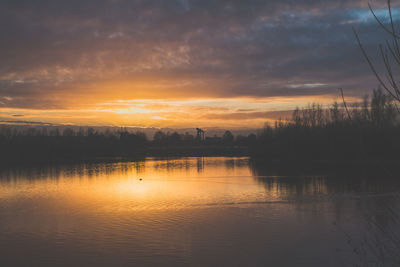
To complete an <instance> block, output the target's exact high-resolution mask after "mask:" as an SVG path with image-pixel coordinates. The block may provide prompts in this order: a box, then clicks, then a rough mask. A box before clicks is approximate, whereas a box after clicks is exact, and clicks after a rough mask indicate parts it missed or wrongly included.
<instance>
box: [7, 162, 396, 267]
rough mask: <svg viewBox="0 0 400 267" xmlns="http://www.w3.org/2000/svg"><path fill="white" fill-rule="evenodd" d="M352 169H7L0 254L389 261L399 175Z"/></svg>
mask: <svg viewBox="0 0 400 267" xmlns="http://www.w3.org/2000/svg"><path fill="white" fill-rule="evenodd" d="M352 176H354V175H353V174H348V175H342V174H341V175H306V176H305V175H302V176H293V175H292V176H284V175H270V174H269V172H268V171H266V170H265V169H263V168H260V167H259V166H257V167H256V166H254V165H253V164H250V162H249V159H248V158H223V157H218V158H183V159H182V158H181V159H169V160H157V159H148V160H146V161H141V162H121V163H101V164H81V165H65V166H62V165H58V166H51V167H41V168H10V169H6V170H2V171H0V218H1V219H0V233H1V236H0V256H1V261H2V262H3V263H4V264H5V266H18V265H20V266H85V265H86V266H87V265H93V266H110V265H114V266H119V265H122V266H123V265H126V266H128V265H129V266H133V265H134V266H158V265H162V266H354V265H357V264H358V265H371V266H374V265H376V264H379V263H381V262H382V260H384V261H385V262H386V263H389V265H388V266H391V265H390V263H393V264H395V263H396V261H397V260H398V258H396V255H397V254H398V253H397V250H396V249H398V248H400V246H398V247H397V245H398V244H397V243H396V242H398V241H399V240H398V237H399V236H398V234H399V230H400V229H399V217H398V215H399V214H400V213H399V206H400V197H399V192H400V183H398V182H397V179H392V178H393V177H392V178H391V179H388V178H387V176H388V175H387V174H385V175H383V174H382V175H381V176H382V177H364V175H360V176H359V177H352ZM350 178H353V179H350ZM382 251H383V254H382ZM2 265H3V264H2Z"/></svg>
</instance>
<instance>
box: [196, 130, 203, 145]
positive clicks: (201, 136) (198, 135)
mask: <svg viewBox="0 0 400 267" xmlns="http://www.w3.org/2000/svg"><path fill="white" fill-rule="evenodd" d="M196 131H197V135H196V140H197V141H200V142H204V140H205V133H204V130H202V129H200V128H196Z"/></svg>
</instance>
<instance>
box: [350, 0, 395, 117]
mask: <svg viewBox="0 0 400 267" xmlns="http://www.w3.org/2000/svg"><path fill="white" fill-rule="evenodd" d="M368 7H369V10H370V11H371V14H372V15H373V17H374V18H375V20H376V21H377V22H378V24H379V25H380V26H381V28H382V29H383V30H384V31H385V32H386V33H387V35H388V39H386V40H385V41H384V43H381V44H379V53H380V56H381V60H382V62H383V64H384V71H383V72H384V74H380V73H379V72H378V70H377V68H376V66H375V65H374V63H373V62H372V60H371V58H370V57H369V56H368V54H367V52H366V50H365V48H364V46H363V44H362V42H361V40H360V37H359V35H358V33H357V31H356V30H355V29H354V28H353V31H354V34H355V36H356V39H357V42H358V45H359V46H360V49H361V52H362V53H363V55H364V58H365V59H366V61H367V62H368V65H369V67H370V68H371V70H372V72H373V73H374V75H375V77H376V79H377V80H378V82H379V84H380V86H381V87H382V88H383V89H384V90H385V91H386V92H387V93H388V94H389V95H390V96H391V97H392V98H393V99H394V100H395V101H396V102H400V88H399V84H398V81H397V80H396V76H398V75H399V74H400V73H398V70H399V68H400V45H399V39H400V32H399V33H398V32H397V31H396V27H395V25H394V22H393V17H392V7H391V3H390V0H387V9H388V14H389V25H385V23H384V22H382V20H381V19H379V18H378V17H377V16H376V14H375V12H374V10H373V9H372V7H371V5H370V4H369V3H368ZM396 68H397V71H396ZM398 111H399V109H398ZM399 112H400V111H399Z"/></svg>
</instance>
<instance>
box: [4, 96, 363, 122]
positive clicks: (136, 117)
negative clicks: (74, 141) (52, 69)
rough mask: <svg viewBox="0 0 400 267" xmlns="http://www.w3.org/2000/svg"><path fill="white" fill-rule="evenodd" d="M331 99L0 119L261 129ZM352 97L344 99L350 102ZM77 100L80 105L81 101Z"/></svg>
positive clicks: (229, 101)
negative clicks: (269, 122) (292, 112)
mask: <svg viewBox="0 0 400 267" xmlns="http://www.w3.org/2000/svg"><path fill="white" fill-rule="evenodd" d="M334 100H338V99H335V98H333V97H332V96H313V97H264V98H250V97H247V98H246V97H243V98H200V99H194V98H188V99H134V100H115V101H108V102H99V103H97V104H93V105H91V106H90V107H86V108H83V107H81V105H79V103H77V106H78V107H79V108H75V109H74V108H70V109H16V108H0V121H3V123H5V122H7V123H9V122H10V121H24V122H41V123H50V124H61V125H82V126H83V125H91V126H137V127H177V128H179V127H182V128H186V127H199V126H201V127H247V128H259V127H263V125H264V124H265V122H268V121H273V120H276V119H278V118H283V119H284V118H287V117H288V116H290V111H291V110H293V109H294V108H296V107H297V106H298V107H304V106H306V105H308V104H309V103H313V102H317V103H321V104H323V105H325V106H327V105H330V104H331V103H332V102H333V101H334ZM355 100H358V99H356V98H347V101H355ZM81 101H83V102H84V101H85V99H82V100H81Z"/></svg>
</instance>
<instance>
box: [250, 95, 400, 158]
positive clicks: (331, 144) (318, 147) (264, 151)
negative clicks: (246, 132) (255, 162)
mask: <svg viewBox="0 0 400 267" xmlns="http://www.w3.org/2000/svg"><path fill="white" fill-rule="evenodd" d="M397 115H398V111H397V109H396V106H395V104H394V103H393V101H392V99H391V98H390V97H389V96H387V95H385V94H384V93H383V91H382V90H380V89H377V90H374V92H373V95H372V97H371V99H369V98H368V97H365V98H364V101H362V102H360V103H354V104H352V105H350V106H349V107H348V108H346V107H345V106H344V105H339V104H338V103H334V104H333V105H332V106H331V107H330V108H325V109H324V108H322V106H321V105H318V104H311V105H309V106H308V107H307V108H303V109H296V110H295V111H294V112H293V116H292V118H291V119H289V120H286V121H283V120H281V121H277V122H275V127H271V126H268V125H267V126H266V127H265V129H264V131H263V132H262V133H261V134H260V135H259V137H258V140H257V146H254V147H252V154H253V156H254V157H263V158H268V159H272V160H294V161H296V160H298V161H303V160H364V159H399V158H400V153H399V151H400V143H399V142H398V138H399V136H400V126H399V124H398V123H397Z"/></svg>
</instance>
